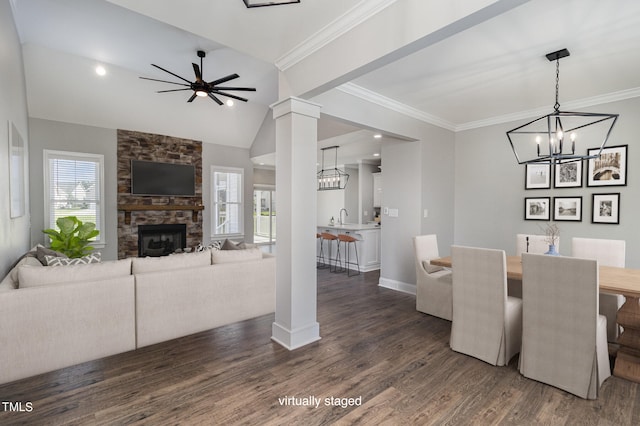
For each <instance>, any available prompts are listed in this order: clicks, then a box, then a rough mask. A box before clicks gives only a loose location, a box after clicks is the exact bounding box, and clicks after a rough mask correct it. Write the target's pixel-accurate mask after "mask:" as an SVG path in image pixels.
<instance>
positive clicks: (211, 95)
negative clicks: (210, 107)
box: [209, 93, 222, 105]
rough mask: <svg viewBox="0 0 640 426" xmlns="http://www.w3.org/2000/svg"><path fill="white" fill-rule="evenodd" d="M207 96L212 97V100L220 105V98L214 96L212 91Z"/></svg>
mask: <svg viewBox="0 0 640 426" xmlns="http://www.w3.org/2000/svg"><path fill="white" fill-rule="evenodd" d="M209 97H210V98H211V99H213V100H214V101H216V103H217V104H218V105H222V101H221V100H220V99H218V98H216V96H215V95H214V94H213V93H209Z"/></svg>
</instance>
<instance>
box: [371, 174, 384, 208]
mask: <svg viewBox="0 0 640 426" xmlns="http://www.w3.org/2000/svg"><path fill="white" fill-rule="evenodd" d="M371 176H373V207H381V206H382V173H371Z"/></svg>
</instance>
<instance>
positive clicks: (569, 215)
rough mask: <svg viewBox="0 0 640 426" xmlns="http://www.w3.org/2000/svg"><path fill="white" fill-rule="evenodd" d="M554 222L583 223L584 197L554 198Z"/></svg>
mask: <svg viewBox="0 0 640 426" xmlns="http://www.w3.org/2000/svg"><path fill="white" fill-rule="evenodd" d="M553 220H555V221H571V222H582V197H581V196H577V197H553Z"/></svg>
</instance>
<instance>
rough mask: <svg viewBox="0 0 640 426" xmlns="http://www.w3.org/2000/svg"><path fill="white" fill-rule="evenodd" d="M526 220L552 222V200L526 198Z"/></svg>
mask: <svg viewBox="0 0 640 426" xmlns="http://www.w3.org/2000/svg"><path fill="white" fill-rule="evenodd" d="M524 220H551V198H550V197H526V198H525V199H524Z"/></svg>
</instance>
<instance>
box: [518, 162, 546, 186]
mask: <svg viewBox="0 0 640 426" xmlns="http://www.w3.org/2000/svg"><path fill="white" fill-rule="evenodd" d="M549 188H551V165H549V164H527V167H526V168H525V181H524V189H549Z"/></svg>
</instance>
